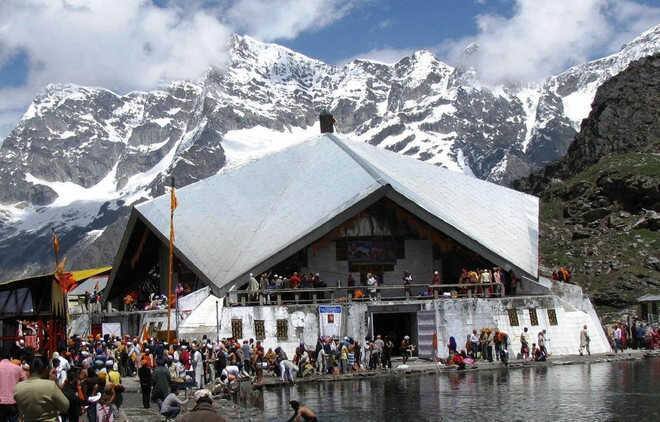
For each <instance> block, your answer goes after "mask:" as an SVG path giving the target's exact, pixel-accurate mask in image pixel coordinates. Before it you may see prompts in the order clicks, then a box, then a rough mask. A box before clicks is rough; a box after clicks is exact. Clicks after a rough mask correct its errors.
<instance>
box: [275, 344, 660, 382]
mask: <svg viewBox="0 0 660 422" xmlns="http://www.w3.org/2000/svg"><path fill="white" fill-rule="evenodd" d="M650 357H660V350H627V351H625V352H623V353H602V354H593V355H591V356H586V355H585V356H579V355H570V356H559V357H554V358H553V357H551V358H550V359H549V360H547V361H545V362H533V361H528V362H525V361H523V360H511V361H509V365H508V369H517V368H526V367H537V366H553V365H574V364H580V363H600V362H614V361H625V360H641V359H645V358H650ZM505 368H507V367H506V366H504V365H503V364H502V363H500V362H498V361H493V362H492V363H491V362H488V361H481V360H480V361H477V363H476V364H475V365H474V366H473V367H467V368H466V369H464V370H462V371H461V372H472V371H483V370H498V369H505ZM456 371H457V369H456V367H455V366H451V365H450V366H446V365H443V364H441V363H436V362H429V361H426V360H420V359H413V360H411V361H409V363H408V365H401V364H400V362H396V361H393V362H392V369H391V370H389V369H388V370H383V369H381V370H375V371H360V372H352V373H350V374H342V375H313V376H310V377H305V378H298V379H296V384H302V383H313V382H326V381H349V380H360V379H366V378H372V377H387V376H393V375H395V376H399V375H415V374H416V375H419V374H432V373H448V372H456ZM283 385H286V384H285V383H284V382H282V381H281V380H280V379H279V378H275V377H267V378H266V382H265V386H266V387H267V388H276V387H278V386H283Z"/></svg>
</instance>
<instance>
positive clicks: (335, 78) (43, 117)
mask: <svg viewBox="0 0 660 422" xmlns="http://www.w3.org/2000/svg"><path fill="white" fill-rule="evenodd" d="M659 38H660V26H656V27H654V28H652V29H650V30H649V31H646V32H645V33H644V34H642V35H640V37H638V38H636V39H635V40H633V41H631V42H630V43H627V44H626V45H624V46H623V47H622V50H621V51H620V52H618V53H616V54H613V55H610V56H608V57H604V58H602V59H599V60H594V61H591V62H589V63H585V64H581V65H578V66H574V67H572V68H570V69H568V70H567V71H565V72H562V73H561V74H559V75H556V76H553V77H551V78H548V80H546V81H544V82H543V83H541V84H538V85H522V84H520V85H517V86H515V87H512V86H488V85H483V84H481V83H480V82H479V80H478V79H476V76H475V74H473V73H470V70H469V69H467V70H466V69H460V68H455V67H453V66H450V65H448V64H446V63H444V62H442V61H440V60H438V59H437V58H436V57H434V56H433V54H432V53H431V52H429V51H424V50H421V51H417V52H415V53H413V54H411V55H410V56H408V57H404V58H402V59H401V60H399V61H398V62H397V63H394V64H383V63H379V62H376V61H370V60H363V59H357V60H353V61H351V62H349V63H345V64H342V65H332V64H327V63H323V62H321V61H319V60H316V59H313V58H310V57H307V56H305V55H303V54H300V53H297V52H295V51H293V50H290V49H288V48H285V47H282V46H279V45H276V44H268V43H262V42H259V41H257V40H255V39H253V38H250V37H247V36H239V35H236V36H234V37H233V38H232V40H231V46H230V47H231V57H230V60H229V64H228V67H227V68H226V69H223V70H217V69H210V70H209V71H208V72H207V73H206V74H205V75H204V76H203V77H201V78H200V79H199V80H197V81H172V82H171V83H169V84H167V85H165V86H161V87H158V89H154V90H151V91H134V92H129V93H127V94H124V95H120V94H118V93H115V92H113V91H111V90H108V89H105V88H99V87H84V86H79V85H75V84H52V85H48V86H47V87H46V88H45V89H44V91H43V92H42V93H41V94H40V95H38V96H37V97H36V98H35V99H34V101H33V102H32V104H31V105H30V107H29V108H28V110H27V111H26V112H25V114H24V116H23V118H22V119H21V121H20V122H19V124H18V125H17V126H16V128H15V129H14V130H13V131H12V132H11V133H10V134H9V136H8V137H7V138H6V139H5V141H4V143H3V144H2V146H1V147H0V182H1V184H0V186H2V187H1V188H0V250H3V251H6V252H7V253H5V254H4V255H3V254H0V266H5V267H6V266H8V265H9V266H11V265H17V266H20V265H22V264H21V262H22V261H21V259H24V258H23V257H22V255H20V254H19V255H13V252H12V251H13V248H16V245H20V244H22V243H25V244H29V242H28V241H30V239H32V237H31V236H37V235H42V234H43V233H47V232H48V227H49V226H50V225H52V224H53V222H54V221H56V222H57V225H58V226H60V227H62V230H64V231H66V232H67V233H70V236H71V238H72V240H71V241H70V245H74V244H75V242H77V241H80V242H86V243H84V245H85V248H87V247H88V246H90V245H93V244H100V243H99V242H104V241H107V238H108V236H113V234H112V233H113V232H112V230H106V228H107V227H108V225H109V224H111V223H112V222H113V221H116V220H117V218H120V215H121V211H122V210H123V209H125V207H127V206H128V205H131V204H134V203H136V202H138V201H141V200H144V199H148V198H151V197H154V196H156V195H159V194H161V193H163V192H164V188H163V186H164V184H166V183H167V181H168V180H169V179H170V176H174V177H175V179H176V182H177V185H179V186H182V185H186V184H189V183H192V182H195V181H197V180H200V179H203V178H206V177H208V176H210V175H213V174H217V172H219V171H223V169H226V168H231V167H234V166H238V165H242V164H244V163H245V162H248V161H251V160H254V159H258V158H259V157H261V156H263V155H264V154H266V153H271V152H274V151H277V150H279V149H281V148H285V147H286V146H288V145H292V144H295V143H298V142H304V140H305V139H307V138H308V137H309V136H310V135H314V134H316V133H318V123H317V120H318V113H319V111H320V110H323V109H327V110H329V111H330V112H332V113H333V115H334V116H335V119H336V120H337V125H336V128H337V130H338V131H339V132H341V133H343V134H344V135H346V136H348V137H351V138H355V139H358V140H361V141H364V142H368V143H370V144H373V145H377V146H379V147H381V148H386V149H389V150H392V151H395V152H398V153H400V154H404V155H408V156H412V157H415V158H417V159H420V160H423V161H425V162H428V163H432V164H435V165H439V166H444V167H447V168H449V169H452V170H455V171H461V172H464V173H467V174H471V175H474V176H475V177H479V178H482V179H487V180H490V181H494V182H498V183H504V184H506V183H508V182H510V181H511V180H512V179H514V178H516V177H519V176H522V175H525V174H526V173H527V172H528V171H530V170H531V169H534V168H537V167H539V166H542V165H545V163H547V162H548V161H552V160H554V159H557V158H558V157H560V156H561V155H562V154H563V151H565V148H567V146H568V144H569V143H570V142H571V140H572V138H573V136H574V134H575V130H576V128H577V127H578V126H579V123H580V120H581V119H582V118H584V117H586V115H587V113H588V111H589V106H590V104H591V101H592V99H593V96H594V94H595V91H596V89H597V87H598V86H599V85H600V84H602V83H603V82H604V81H605V80H607V79H608V78H609V77H611V76H613V75H615V74H616V73H618V72H620V71H622V70H623V69H625V67H626V66H627V65H628V63H630V62H631V61H632V60H635V59H637V58H640V57H642V56H644V55H649V54H653V53H656V52H658V51H660V45H659V44H660V43H659ZM472 48H478V47H477V46H472ZM468 53H469V52H468ZM310 165H313V163H310ZM92 231H93V232H92ZM88 232H92V233H93V235H90V236H87V235H86V233H88ZM114 236H116V234H115V235H114ZM81 245H82V244H81ZM3 248H4V249H3ZM19 249H20V248H19ZM19 249H17V252H16V253H17V254H18V250H19ZM35 256H36V258H35V259H38V256H39V254H38V253H37V254H36V255H35Z"/></svg>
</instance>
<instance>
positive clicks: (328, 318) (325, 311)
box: [319, 305, 341, 337]
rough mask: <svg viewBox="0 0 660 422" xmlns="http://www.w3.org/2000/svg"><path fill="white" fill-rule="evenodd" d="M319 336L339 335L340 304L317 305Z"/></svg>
mask: <svg viewBox="0 0 660 422" xmlns="http://www.w3.org/2000/svg"><path fill="white" fill-rule="evenodd" d="M319 333H320V335H321V337H325V336H329V337H341V306H324V305H321V306H319Z"/></svg>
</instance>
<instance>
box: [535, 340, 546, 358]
mask: <svg viewBox="0 0 660 422" xmlns="http://www.w3.org/2000/svg"><path fill="white" fill-rule="evenodd" d="M532 350H533V352H532V353H533V356H534V360H535V361H536V362H545V361H546V359H547V355H546V354H545V352H544V351H543V349H541V348H540V347H538V346H537V345H536V344H535V343H532Z"/></svg>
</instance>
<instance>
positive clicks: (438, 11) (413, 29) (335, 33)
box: [281, 0, 513, 63]
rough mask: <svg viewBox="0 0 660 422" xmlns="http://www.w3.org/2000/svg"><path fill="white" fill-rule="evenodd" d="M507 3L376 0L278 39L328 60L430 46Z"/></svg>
mask: <svg viewBox="0 0 660 422" xmlns="http://www.w3.org/2000/svg"><path fill="white" fill-rule="evenodd" d="M512 6H513V3H512V2H509V1H491V2H486V3H484V4H480V3H478V2H476V1H471V0H447V1H432V0H426V1H424V0H408V1H393V0H389V1H378V2H370V3H367V4H364V5H362V6H358V7H356V8H355V10H354V11H353V12H352V13H350V14H349V15H347V16H346V17H344V18H343V19H341V20H338V21H337V22H335V23H334V24H332V25H330V26H327V27H325V28H323V29H320V30H317V31H309V32H305V33H302V34H300V35H299V36H298V37H296V38H295V39H293V40H285V41H284V42H281V43H282V44H284V45H286V46H287V47H289V48H291V49H293V50H296V51H299V52H301V53H304V54H306V55H310V56H313V57H317V58H320V59H321V60H323V61H326V62H330V63H337V62H341V61H342V60H344V59H346V58H348V57H354V56H357V55H360V54H361V53H364V52H368V51H373V50H380V49H385V48H388V49H401V50H405V49H413V50H414V49H421V48H432V47H434V46H435V45H437V44H439V43H441V42H442V41H443V40H447V39H456V38H463V37H466V36H469V35H474V34H476V33H477V23H476V20H475V17H476V16H477V15H478V14H482V13H497V14H501V15H504V16H510V14H511V10H512Z"/></svg>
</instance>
